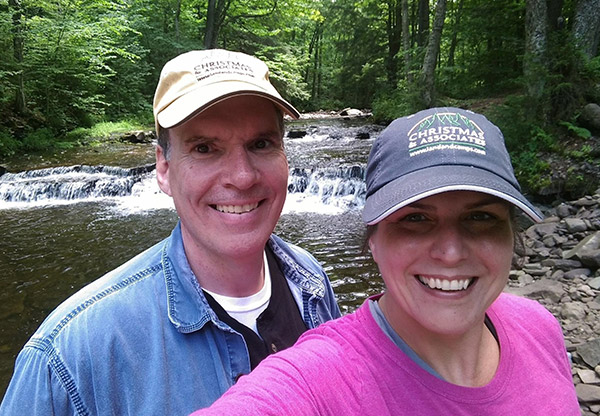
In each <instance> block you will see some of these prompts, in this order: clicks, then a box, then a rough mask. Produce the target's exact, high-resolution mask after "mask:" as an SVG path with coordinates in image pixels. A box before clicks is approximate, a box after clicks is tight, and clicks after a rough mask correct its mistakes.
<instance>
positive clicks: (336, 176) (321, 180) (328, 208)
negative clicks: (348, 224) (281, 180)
mask: <svg viewBox="0 0 600 416" xmlns="http://www.w3.org/2000/svg"><path fill="white" fill-rule="evenodd" d="M364 176H365V168H364V167H363V166H358V165H355V166H350V167H340V168H312V169H308V168H304V169H302V168H292V169H291V171H290V178H289V180H288V201H287V202H286V205H287V207H286V208H287V210H286V211H288V212H302V211H314V212H322V213H332V214H337V213H341V212H344V211H348V210H352V209H357V208H362V206H363V205H364V202H365V194H366V186H365V181H364Z"/></svg>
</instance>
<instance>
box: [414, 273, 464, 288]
mask: <svg viewBox="0 0 600 416" xmlns="http://www.w3.org/2000/svg"><path fill="white" fill-rule="evenodd" d="M417 277H418V278H419V281H420V282H421V283H422V284H424V285H425V286H428V287H429V288H431V289H437V290H443V291H444V292H455V291H460V290H466V289H467V288H468V287H469V286H470V285H471V283H472V282H473V281H474V280H475V278H470V279H454V280H448V279H438V278H434V277H425V276H420V275H419V276H417Z"/></svg>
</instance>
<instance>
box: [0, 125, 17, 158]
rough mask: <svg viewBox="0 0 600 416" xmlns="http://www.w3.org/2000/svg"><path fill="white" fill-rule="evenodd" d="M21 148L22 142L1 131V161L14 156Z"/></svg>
mask: <svg viewBox="0 0 600 416" xmlns="http://www.w3.org/2000/svg"><path fill="white" fill-rule="evenodd" d="M20 147H21V142H19V141H18V140H16V139H15V138H13V137H12V136H11V134H10V133H9V132H7V131H5V130H2V129H0V159H3V158H8V157H11V156H14V155H15V154H16V153H17V152H18V151H19V148H20Z"/></svg>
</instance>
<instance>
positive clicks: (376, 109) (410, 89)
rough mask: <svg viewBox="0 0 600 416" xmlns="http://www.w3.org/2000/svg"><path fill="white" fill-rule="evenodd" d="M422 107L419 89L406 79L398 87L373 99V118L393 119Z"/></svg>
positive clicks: (379, 119) (377, 119)
mask: <svg viewBox="0 0 600 416" xmlns="http://www.w3.org/2000/svg"><path fill="white" fill-rule="evenodd" d="M421 109H422V104H421V95H420V92H419V90H418V89H417V88H416V87H415V86H414V85H413V84H410V83H408V82H406V81H401V82H400V83H399V85H398V88H397V89H395V90H390V91H388V92H382V93H380V94H378V95H377V97H375V99H374V100H373V118H374V119H375V120H376V121H388V122H389V121H391V120H394V119H396V118H398V117H403V116H406V115H408V114H411V113H414V112H416V111H418V110H421Z"/></svg>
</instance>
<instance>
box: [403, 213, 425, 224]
mask: <svg viewBox="0 0 600 416" xmlns="http://www.w3.org/2000/svg"><path fill="white" fill-rule="evenodd" d="M425 220H427V217H425V215H423V214H416V213H415V214H408V215H406V216H405V217H403V218H402V221H407V222H420V221H425Z"/></svg>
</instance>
